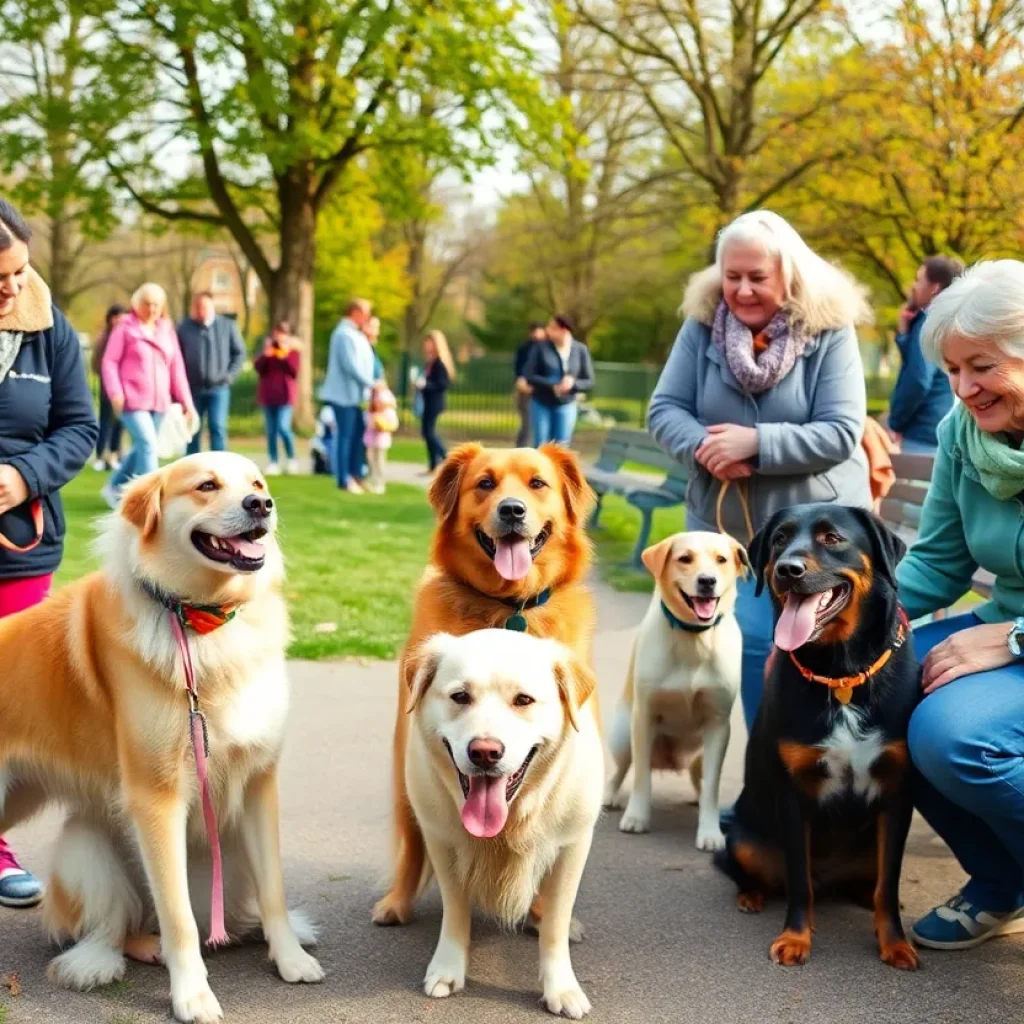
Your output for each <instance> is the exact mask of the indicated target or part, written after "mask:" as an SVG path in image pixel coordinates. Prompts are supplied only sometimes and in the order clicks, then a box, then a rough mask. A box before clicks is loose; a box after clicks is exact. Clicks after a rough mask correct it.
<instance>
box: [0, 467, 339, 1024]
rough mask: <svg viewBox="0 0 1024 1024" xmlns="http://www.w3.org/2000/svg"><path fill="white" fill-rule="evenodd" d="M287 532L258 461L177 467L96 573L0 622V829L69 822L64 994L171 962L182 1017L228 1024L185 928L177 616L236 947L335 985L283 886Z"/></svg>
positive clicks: (187, 747)
mask: <svg viewBox="0 0 1024 1024" xmlns="http://www.w3.org/2000/svg"><path fill="white" fill-rule="evenodd" d="M276 525H277V510H276V509H275V507H274V502H273V499H272V498H271V496H270V493H269V492H268V490H267V485H266V483H265V482H264V480H263V477H262V476H261V475H260V472H259V470H258V469H257V468H256V466H255V465H253V463H252V462H250V461H249V460H248V459H245V458H242V457H241V456H238V455H231V454H229V453H225V452H218V453H208V454H202V455H193V456H191V457H189V458H184V459H181V460H179V461H178V462H175V463H172V464H171V465H169V466H167V467H166V468H164V469H161V470H158V471H157V472H155V473H151V474H148V475H147V476H144V477H140V478H139V479H138V480H136V481H134V482H133V483H132V484H131V485H130V486H129V487H128V488H127V490H126V491H125V494H124V499H123V501H122V503H121V505H120V508H119V510H118V511H117V512H116V513H114V514H113V515H112V516H110V517H109V519H108V521H107V523H106V526H105V530H104V533H103V536H102V538H101V542H100V549H101V551H102V559H103V561H102V564H103V568H102V569H101V570H100V571H99V572H96V573H93V574H92V575H90V576H87V577H85V578H84V579H82V580H79V581H78V582H76V583H73V584H71V585H70V586H67V587H65V588H64V589H62V590H60V591H58V592H57V593H56V594H54V595H53V596H52V597H50V598H48V599H47V600H46V601H44V602H43V603H42V604H40V605H38V606H36V607H35V608H32V609H30V610H28V611H25V612H22V613H21V614H19V615H15V616H12V617H11V618H8V619H4V620H3V621H0V662H2V663H3V665H4V672H3V673H2V675H0V722H2V723H3V726H2V728H0V831H3V832H6V831H7V830H8V829H9V828H11V827H13V826H14V825H16V824H17V823H18V822H19V821H22V820H24V819H26V818H28V817H29V816H30V815H32V814H33V813H35V812H36V811H37V810H39V809H40V808H42V807H43V806H44V805H46V804H48V803H51V802H58V803H61V804H63V805H64V806H65V807H66V808H67V810H68V816H67V819H66V821H65V823H64V826H63V830H62V832H61V835H60V837H59V839H58V841H57V848H56V851H55V856H54V863H53V873H52V877H51V879H50V884H49V888H48V892H47V899H46V905H45V910H46V916H47V920H48V924H49V927H50V930H51V932H52V934H53V935H54V937H56V938H58V939H61V940H68V939H70V940H73V941H74V943H75V945H74V946H72V947H71V948H70V949H68V950H67V951H66V952H64V953H62V954H61V955H60V956H58V957H57V958H56V959H55V960H54V961H53V963H52V964H51V967H50V974H51V977H52V978H53V979H54V980H56V981H57V982H59V983H61V984H64V985H67V986H70V987H74V988H80V989H88V988H92V987H93V986H96V985H104V984H107V983H109V982H111V981H114V980H115V979H117V978H120V977H122V976H123V974H124V971H125V955H128V956H131V957H134V958H136V959H141V960H146V961H149V962H159V960H160V959H161V958H162V960H163V962H164V963H165V964H166V965H167V970H168V972H169V974H170V983H171V1006H172V1009H173V1011H174V1015H175V1017H176V1018H177V1019H178V1020H179V1021H196V1022H201V1024H208V1022H211V1021H217V1020H220V1019H221V1018H222V1012H221V1008H220V1005H219V1004H218V1002H217V999H216V997H215V996H214V994H213V992H212V991H211V990H210V986H209V984H208V983H207V976H206V967H205V965H204V963H203V958H202V953H201V949H200V937H199V928H198V926H197V923H196V917H195V916H194V914H193V901H194V903H195V907H196V911H197V912H198V913H199V915H200V918H201V920H202V923H203V925H204V930H205V927H206V926H207V925H208V924H209V920H210V905H211V890H210V876H211V857H210V853H209V849H210V848H209V845H208V842H207V836H206V832H205V829H204V824H203V814H202V810H201V806H200V800H199V796H198V787H197V781H196V778H197V775H196V763H195V760H194V757H193V750H192V744H191V742H190V714H189V699H188V694H187V692H186V688H185V676H184V671H183V665H182V656H181V652H180V650H179V647H178V646H177V643H176V640H175V635H174V632H173V630H172V625H171V618H170V617H171V614H172V613H171V612H170V611H169V610H168V607H167V606H169V605H172V604H173V603H174V602H175V601H178V602H182V603H183V604H182V605H181V606H180V607H181V611H182V615H185V614H186V613H188V614H189V615H197V616H198V617H199V619H202V620H203V621H202V622H200V623H199V625H198V626H197V628H195V629H194V628H192V627H191V626H189V627H186V630H185V632H186V634H187V637H188V644H189V647H190V649H191V657H192V662H193V665H194V668H195V678H196V683H197V689H198V693H199V700H200V710H201V711H202V712H204V713H205V716H206V722H207V731H208V738H209V761H208V769H209V779H210V788H211V794H212V797H213V802H214V806H215V809H216V815H217V821H218V823H219V833H220V837H221V845H222V850H223V855H224V891H225V915H224V916H225V919H226V924H227V929H228V933H229V935H231V936H233V937H235V938H241V937H243V936H245V935H246V934H248V933H251V932H253V931H255V930H257V929H259V928H260V927H262V933H263V935H264V937H265V938H266V941H267V943H268V945H269V947H270V958H271V959H272V960H273V961H274V962H275V964H276V965H277V970H278V973H279V974H280V975H281V977H282V978H283V979H284V980H285V981H289V982H299V981H306V982H315V981H320V980H321V979H322V978H323V976H324V975H323V971H322V970H321V968H320V965H319V964H318V963H317V961H316V960H314V959H313V957H311V956H310V955H309V954H308V953H306V952H305V950H303V948H302V945H301V944H300V943H301V942H302V941H306V942H307V944H308V943H309V942H311V941H312V936H311V934H309V929H308V926H303V927H301V932H302V933H303V938H302V939H300V935H299V934H298V933H297V931H296V926H295V925H293V923H292V921H291V920H290V918H289V913H288V908H287V906H286V905H285V894H284V881H283V877H282V872H281V854H280V848H279V841H278V786H277V765H278V759H279V756H280V752H281V744H282V737H283V733H284V726H285V718H286V716H287V711H288V684H287V678H286V675H285V646H286V642H287V638H288V629H289V627H288V614H287V610H286V608H285V603H284V600H283V598H282V596H281V585H282V580H283V564H282V559H281V554H280V551H279V550H278V546H277V543H276V541H275V539H274V533H275V529H276ZM197 606H215V607H216V608H217V609H218V610H217V611H216V612H211V610H210V607H204V608H198V607H197ZM223 618H226V619H227V621H226V622H224V623H223V624H222V625H220V626H219V627H218V628H214V629H212V631H209V632H206V631H205V630H206V629H207V627H208V626H209V625H210V624H211V621H212V624H214V625H216V623H217V622H219V621H220V620H221V619H223ZM192 621H193V622H197V621H198V620H196V619H193V620H192ZM190 883H191V885H192V898H191V899H190ZM154 928H157V929H158V930H159V934H154V933H153V929H154Z"/></svg>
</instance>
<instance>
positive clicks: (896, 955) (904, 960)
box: [878, 939, 921, 971]
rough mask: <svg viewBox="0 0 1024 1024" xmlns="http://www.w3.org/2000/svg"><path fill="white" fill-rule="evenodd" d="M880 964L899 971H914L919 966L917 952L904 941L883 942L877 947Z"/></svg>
mask: <svg viewBox="0 0 1024 1024" xmlns="http://www.w3.org/2000/svg"><path fill="white" fill-rule="evenodd" d="M878 951H879V954H880V955H881V957H882V962H883V963H887V964H888V965H889V966H890V967H895V968H896V969H897V970H900V971H916V970H917V969H918V967H919V966H920V965H921V961H920V960H919V959H918V956H917V950H916V949H914V947H913V946H912V945H911V944H910V943H909V942H907V940H906V939H898V940H896V941H895V942H883V943H881V944H880V945H879V950H878Z"/></svg>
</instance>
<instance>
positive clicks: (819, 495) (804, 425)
mask: <svg viewBox="0 0 1024 1024" xmlns="http://www.w3.org/2000/svg"><path fill="white" fill-rule="evenodd" d="M683 312H684V313H685V314H686V322H685V323H684V324H683V327H682V330H681V331H680V332H679V337H678V338H676V342H675V345H674V346H673V348H672V352H671V354H670V355H669V358H668V362H667V363H666V364H665V369H664V370H663V371H662V374H661V379H660V380H659V381H658V386H657V388H656V389H655V392H654V397H653V398H652V399H651V406H650V411H649V413H648V425H649V427H650V431H651V434H652V435H653V436H654V438H655V440H656V441H657V442H658V444H660V445H661V447H662V448H664V449H665V451H666V452H667V453H668V454H669V455H671V456H672V457H673V458H674V459H676V460H677V461H678V462H681V463H682V464H683V465H684V466H686V467H687V469H688V470H689V474H690V480H689V485H688V487H687V493H686V527H687V529H688V530H712V531H714V530H719V531H721V532H724V533H729V534H731V535H732V536H733V537H735V538H736V539H737V540H739V541H741V542H742V543H744V544H747V543H749V542H750V540H751V538H752V537H753V535H754V533H755V532H756V531H757V530H758V529H760V528H761V527H762V526H763V525H764V524H765V523H766V522H767V521H768V519H769V518H770V517H771V516H772V515H773V514H774V513H775V512H777V511H778V510H779V509H783V508H786V507H787V506H788V505H797V504H801V503H804V502H814V501H835V502H839V503H840V504H844V505H858V506H861V507H863V508H870V507H871V491H870V488H869V484H868V467H867V460H866V458H865V455H864V453H863V451H862V450H861V447H860V444H861V438H862V436H863V434H864V421H865V418H866V415H867V396H866V393H865V387H864V368H863V366H862V364H861V358H860V350H859V348H858V346H857V335H856V332H855V331H854V324H856V323H860V322H865V321H868V320H870V316H871V313H870V310H869V308H868V305H867V302H866V300H865V297H864V293H863V290H862V289H861V288H860V286H859V285H857V283H856V282H855V281H854V280H853V279H852V278H850V277H849V276H848V275H847V274H846V273H844V272H843V271H842V270H840V269H839V268H838V267H835V266H833V265H832V264H831V263H829V262H827V261H826V260H824V259H822V258H821V257H820V256H819V255H817V253H815V252H813V251H812V250H811V249H810V248H809V246H808V245H807V243H806V242H804V240H803V239H802V238H801V237H800V235H799V234H797V232H796V231H795V230H794V229H793V228H792V227H791V226H790V225H789V224H788V223H787V222H786V221H785V220H783V219H782V218H781V217H779V216H778V215H777V214H774V213H770V212H768V211H766V210H761V211H758V212H755V213H746V214H744V215H743V216H741V217H738V218H737V219H736V220H734V221H733V222H732V223H731V224H730V225H728V226H727V227H726V228H725V229H724V230H723V231H722V233H721V234H720V235H719V238H718V246H717V252H716V258H715V263H714V264H713V265H712V266H710V267H708V268H707V269H706V270H704V271H702V272H701V273H699V274H695V275H694V276H693V277H692V278H691V279H690V283H689V285H688V286H687V289H686V296H685V298H684V300H683ZM730 492H731V493H730ZM754 591H755V584H754V581H752V580H750V581H746V582H744V583H741V585H740V593H739V601H738V603H737V608H736V616H737V618H738V620H739V623H740V628H741V629H742V631H743V670H742V690H741V697H742V701H743V714H744V717H745V719H746V722H747V728H748V729H749V728H750V727H751V726H752V725H753V722H754V717H755V715H756V713H757V708H758V705H759V704H760V701H761V692H762V689H763V685H764V667H765V660H766V659H767V657H768V653H769V651H770V649H771V645H772V628H773V614H772V606H771V601H770V599H769V597H768V594H767V593H763V594H762V595H761V596H760V597H758V596H756V595H755V592H754Z"/></svg>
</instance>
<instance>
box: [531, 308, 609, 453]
mask: <svg viewBox="0 0 1024 1024" xmlns="http://www.w3.org/2000/svg"><path fill="white" fill-rule="evenodd" d="M572 333H573V326H572V322H571V321H570V320H569V319H568V317H564V316H556V317H554V319H552V320H551V322H550V323H549V324H548V326H547V336H548V338H547V341H540V342H536V343H535V344H534V347H533V349H532V351H531V352H530V355H529V357H528V358H527V360H526V368H525V372H524V374H523V376H524V377H525V378H526V382H527V383H528V384H529V385H530V387H531V388H533V400H532V405H531V414H532V420H533V444H534V447H537V448H539V447H540V446H541V445H542V444H545V443H547V442H548V441H558V442H560V443H561V444H564V445H568V444H570V443H571V442H572V432H573V430H574V429H575V428H576V415H577V409H578V407H577V404H576V400H577V396H578V395H582V394H584V393H585V392H587V391H589V390H590V389H591V388H592V387H593V386H594V364H593V363H592V362H591V361H590V350H589V349H588V348H587V346H586V345H584V344H583V342H582V341H577V340H576V339H575V338H574V337H573V336H572Z"/></svg>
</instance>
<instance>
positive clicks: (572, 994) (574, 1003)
mask: <svg viewBox="0 0 1024 1024" xmlns="http://www.w3.org/2000/svg"><path fill="white" fill-rule="evenodd" d="M541 1002H542V1003H543V1004H544V1006H545V1008H546V1009H547V1010H548V1011H549V1012H550V1013H553V1014H555V1016H558V1017H568V1018H569V1019H570V1020H582V1019H583V1018H584V1017H586V1015H587V1014H588V1013H590V1000H589V999H588V998H587V997H586V995H585V994H584V992H583V989H581V988H580V987H579V985H574V986H572V987H571V988H565V989H562V990H561V991H558V992H545V993H544V995H543V996H542V997H541Z"/></svg>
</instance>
